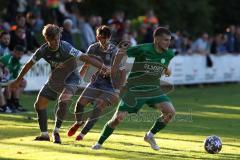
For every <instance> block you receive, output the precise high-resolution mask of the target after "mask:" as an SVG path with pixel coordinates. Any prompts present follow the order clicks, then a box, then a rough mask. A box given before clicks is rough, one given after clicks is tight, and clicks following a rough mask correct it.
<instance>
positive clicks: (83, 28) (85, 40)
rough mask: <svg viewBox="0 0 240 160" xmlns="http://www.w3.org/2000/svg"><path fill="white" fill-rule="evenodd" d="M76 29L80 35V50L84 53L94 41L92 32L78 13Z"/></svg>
mask: <svg viewBox="0 0 240 160" xmlns="http://www.w3.org/2000/svg"><path fill="white" fill-rule="evenodd" d="M77 17H78V28H79V31H80V35H81V47H80V48H81V50H82V51H84V52H85V51H86V50H87V48H88V47H89V46H90V45H91V44H92V43H94V42H95V41H96V37H95V34H94V31H93V29H92V27H91V26H90V24H89V23H88V22H86V21H85V18H84V17H83V16H82V15H80V13H78V16H77Z"/></svg>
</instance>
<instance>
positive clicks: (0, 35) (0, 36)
mask: <svg viewBox="0 0 240 160" xmlns="http://www.w3.org/2000/svg"><path fill="white" fill-rule="evenodd" d="M7 34H9V32H6V31H3V32H1V33H0V38H2V36H4V35H7ZM9 35H10V34H9Z"/></svg>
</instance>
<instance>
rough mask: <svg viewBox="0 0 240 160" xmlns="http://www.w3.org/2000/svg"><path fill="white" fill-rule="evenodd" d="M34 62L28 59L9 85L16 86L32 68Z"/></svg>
mask: <svg viewBox="0 0 240 160" xmlns="http://www.w3.org/2000/svg"><path fill="white" fill-rule="evenodd" d="M34 64H35V63H34V62H33V61H31V60H30V61H28V62H27V63H26V64H25V65H24V66H23V68H22V69H21V71H20V73H19V74H18V76H17V78H16V79H15V80H14V81H13V82H12V83H11V84H10V87H13V88H16V87H18V86H19V84H20V82H21V80H22V79H23V77H24V76H25V75H26V74H27V72H28V71H29V70H30V69H31V68H32V66H33V65H34Z"/></svg>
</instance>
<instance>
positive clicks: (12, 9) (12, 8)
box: [6, 0, 19, 22]
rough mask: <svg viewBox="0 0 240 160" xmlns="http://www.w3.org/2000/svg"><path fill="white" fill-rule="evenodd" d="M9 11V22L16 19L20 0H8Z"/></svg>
mask: <svg viewBox="0 0 240 160" xmlns="http://www.w3.org/2000/svg"><path fill="white" fill-rule="evenodd" d="M7 2H8V3H7V12H6V20H7V21H8V22H11V21H12V20H14V19H15V17H16V16H17V14H18V13H17V9H16V8H18V6H19V4H18V0H10V1H7Z"/></svg>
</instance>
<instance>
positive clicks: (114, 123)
mask: <svg viewBox="0 0 240 160" xmlns="http://www.w3.org/2000/svg"><path fill="white" fill-rule="evenodd" d="M123 119H124V117H123V116H121V115H118V116H116V117H114V119H112V120H111V121H110V122H109V123H108V124H109V126H110V127H111V128H116V126H117V125H119V124H120V123H121V122H122V121H123Z"/></svg>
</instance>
